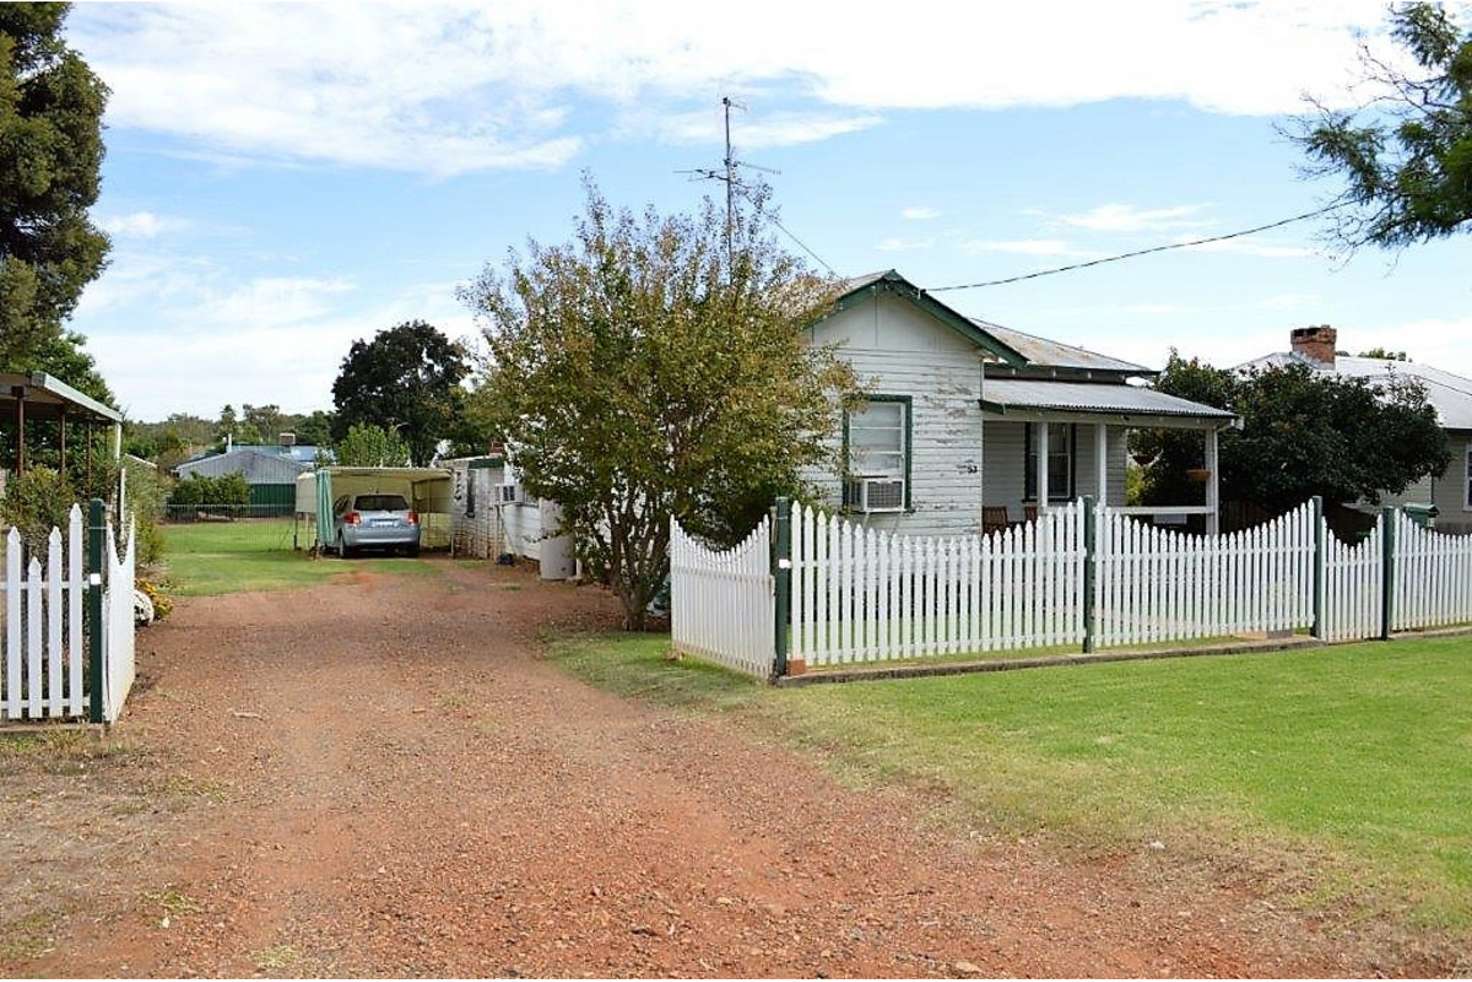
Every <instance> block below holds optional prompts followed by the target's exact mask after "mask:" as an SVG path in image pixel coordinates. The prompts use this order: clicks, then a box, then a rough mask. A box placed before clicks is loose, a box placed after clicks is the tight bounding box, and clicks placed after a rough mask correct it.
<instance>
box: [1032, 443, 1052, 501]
mask: <svg viewBox="0 0 1472 982" xmlns="http://www.w3.org/2000/svg"><path fill="white" fill-rule="evenodd" d="M1034 425H1035V426H1036V427H1037V428H1038V430H1037V434H1038V438H1037V439H1036V440H1035V441H1033V442H1034V443H1036V444H1037V451H1038V514H1039V515H1041V514H1042V513H1043V511H1044V510H1045V509H1047V507H1048V424H1047V423H1046V422H1042V423H1035V424H1034Z"/></svg>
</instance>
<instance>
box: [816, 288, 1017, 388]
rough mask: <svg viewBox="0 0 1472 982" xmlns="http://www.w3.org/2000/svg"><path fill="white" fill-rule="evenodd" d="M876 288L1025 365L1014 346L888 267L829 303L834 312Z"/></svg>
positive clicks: (1011, 362)
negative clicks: (908, 302) (903, 300)
mask: <svg viewBox="0 0 1472 982" xmlns="http://www.w3.org/2000/svg"><path fill="white" fill-rule="evenodd" d="M880 290H883V291H885V292H888V293H893V294H894V295H895V296H897V297H901V298H903V299H905V300H908V301H910V303H912V304H914V305H915V306H917V307H919V308H920V309H921V310H923V311H925V312H926V313H927V314H929V315H930V316H932V317H934V318H935V319H936V320H938V321H940V322H941V323H942V324H944V325H945V326H946V327H948V328H950V329H951V330H953V331H955V332H956V333H957V334H959V335H961V336H962V337H963V338H965V339H966V340H968V341H970V342H971V343H972V344H974V345H976V346H977V347H978V348H982V349H983V350H985V351H989V352H991V353H992V354H994V355H996V356H997V357H998V358H1000V359H1001V360H1002V361H1004V362H1006V363H1007V364H1009V365H1011V366H1012V367H1014V368H1021V367H1023V366H1024V365H1026V364H1028V360H1027V358H1026V357H1024V356H1023V354H1022V353H1021V352H1019V351H1018V350H1017V349H1015V348H1013V347H1011V346H1010V345H1008V344H1006V343H1005V342H1003V341H1002V340H1001V339H1000V338H998V337H996V336H995V335H993V334H991V333H990V332H988V331H985V330H983V329H982V328H980V327H978V326H977V325H976V324H975V323H974V322H973V321H972V320H971V318H969V317H967V316H965V315H964V314H962V313H960V312H959V311H957V310H954V309H952V308H951V307H949V306H948V305H946V304H944V303H942V302H941V301H939V300H937V299H935V298H934V297H932V296H931V295H930V294H928V293H926V292H925V291H924V290H922V289H920V287H918V286H916V285H915V284H914V283H911V282H910V281H909V280H907V279H905V278H904V277H903V276H901V275H900V274H899V273H898V272H897V271H895V270H892V269H889V270H885V271H884V272H883V273H878V274H876V275H874V276H865V277H860V278H859V279H858V280H857V281H855V282H854V285H853V286H851V287H850V288H849V289H848V290H847V291H845V292H844V293H842V294H840V295H839V297H838V299H837V300H835V301H834V302H833V309H834V313H837V312H839V311H842V310H846V309H847V308H849V307H851V306H853V305H854V304H855V303H858V302H859V301H861V300H863V299H865V298H866V297H869V296H871V295H872V294H874V293H875V292H877V291H880Z"/></svg>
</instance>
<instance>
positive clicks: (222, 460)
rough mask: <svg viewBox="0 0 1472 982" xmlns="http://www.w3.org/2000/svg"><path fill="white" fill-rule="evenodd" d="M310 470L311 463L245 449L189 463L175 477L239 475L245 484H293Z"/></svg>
mask: <svg viewBox="0 0 1472 982" xmlns="http://www.w3.org/2000/svg"><path fill="white" fill-rule="evenodd" d="M311 469H312V464H311V462H310V461H308V462H305V463H303V462H301V461H298V460H294V459H293V458H291V457H289V456H286V455H283V454H278V453H269V452H267V451H265V450H262V449H259V448H254V447H247V448H236V449H234V450H232V451H230V452H229V453H222V454H215V455H214V456H213V457H205V458H203V459H201V460H191V461H189V462H188V463H184V464H180V465H179V466H178V467H176V468H174V473H176V474H178V475H179V476H180V477H189V476H190V475H191V474H198V475H199V476H201V477H221V476H223V475H225V474H234V473H237V472H238V473H240V474H243V475H244V476H245V481H246V483H247V484H295V483H296V479H297V475H298V474H301V473H303V472H305V471H309V470H311Z"/></svg>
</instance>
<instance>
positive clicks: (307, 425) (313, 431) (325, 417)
mask: <svg viewBox="0 0 1472 982" xmlns="http://www.w3.org/2000/svg"><path fill="white" fill-rule="evenodd" d="M292 426H293V429H292V432H293V433H295V434H296V442H297V443H300V444H302V445H304V446H308V447H330V446H331V445H332V413H330V412H327V411H326V410H325V409H318V410H315V411H313V412H311V413H308V414H307V415H305V416H297V417H295V420H294V422H293V423H292Z"/></svg>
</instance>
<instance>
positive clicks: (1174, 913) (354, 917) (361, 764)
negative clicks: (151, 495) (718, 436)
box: [0, 561, 1437, 976]
mask: <svg viewBox="0 0 1472 982" xmlns="http://www.w3.org/2000/svg"><path fill="white" fill-rule="evenodd" d="M436 564H437V565H438V566H440V567H442V569H441V571H440V572H439V574H438V575H430V576H415V577H389V576H380V575H375V574H371V573H369V574H363V575H359V576H357V577H356V578H355V579H354V580H353V581H351V582H345V583H336V584H333V585H330V586H322V587H315V588H312V589H308V590H300V591H288V592H278V593H261V594H236V595H232V596H226V597H217V598H209V599H195V600H186V601H185V602H183V603H181V604H180V606H179V608H178V610H177V611H176V613H175V616H174V617H173V618H172V619H171V620H170V621H169V622H168V623H166V624H164V625H161V626H159V627H157V628H154V629H152V630H150V631H149V632H147V633H146V634H144V635H141V636H140V652H141V655H140V665H141V670H142V672H143V678H144V686H143V688H142V691H139V692H137V693H136V694H135V696H134V698H133V700H132V701H131V702H130V705H129V710H128V712H127V714H126V715H125V717H124V721H123V723H122V725H121V726H120V728H119V731H118V732H119V734H120V736H121V739H122V741H123V743H124V752H122V753H119V754H117V755H114V756H112V757H105V758H101V759H88V760H83V761H80V762H77V763H75V766H72V765H65V766H62V765H58V766H46V767H40V766H38V767H34V768H31V769H30V771H28V772H27V773H24V774H19V775H12V776H11V778H9V779H8V782H7V785H6V788H5V794H4V796H3V798H0V822H3V823H8V824H7V825H6V826H4V827H9V828H11V829H15V828H16V827H17V826H16V822H17V820H18V819H21V818H24V819H25V821H26V822H27V823H29V824H30V825H31V826H39V827H41V828H42V829H44V831H45V835H40V834H36V835H28V834H20V835H18V836H17V834H16V833H14V832H12V834H11V835H9V836H7V837H4V838H0V860H3V862H4V864H5V868H6V869H7V870H12V871H14V873H13V874H12V873H9V872H8V873H7V874H6V884H5V887H4V890H3V891H0V914H3V918H4V919H3V921H0V923H5V924H8V925H9V938H10V941H9V943H0V974H12V973H25V974H33V973H35V974H70V975H78V974H81V975H113V974H124V975H133V974H144V975H147V974H165V975H187V974H210V975H241V974H244V975H251V974H270V975H301V974H307V975H313V974H332V975H360V974H370V975H420V974H435V975H488V974H489V975H518V974H524V975H544V974H555V975H583V974H591V975H599V976H602V975H661V974H679V975H685V974H690V975H724V976H751V975H772V974H775V975H792V976H840V975H855V974H860V975H905V976H914V975H933V974H934V975H965V974H971V973H981V974H987V975H993V974H1047V975H1086V974H1104V975H1158V974H1172V975H1221V974H1272V975H1279V974H1310V975H1318V974H1336V973H1343V972H1351V973H1355V974H1359V973H1372V972H1374V971H1376V970H1380V971H1391V972H1395V971H1427V970H1435V969H1436V968H1437V965H1435V964H1434V963H1426V962H1414V961H1413V962H1409V963H1407V962H1405V961H1403V960H1401V959H1403V958H1404V956H1403V955H1402V956H1397V957H1396V958H1394V959H1393V958H1391V956H1389V955H1388V954H1385V953H1384V949H1383V947H1382V945H1381V944H1380V942H1373V943H1372V942H1371V941H1370V940H1369V939H1366V938H1362V937H1359V936H1357V935H1355V934H1353V933H1346V932H1347V930H1348V929H1345V928H1343V927H1340V928H1337V929H1336V932H1335V936H1333V937H1329V936H1327V935H1326V933H1325V932H1324V931H1323V930H1322V929H1321V928H1319V927H1318V926H1316V925H1315V924H1313V923H1311V922H1308V921H1306V920H1303V919H1301V918H1299V917H1297V916H1295V915H1291V914H1288V913H1284V912H1281V911H1280V910H1278V909H1277V908H1276V907H1275V906H1274V905H1271V904H1267V903H1264V902H1262V900H1261V898H1258V897H1255V896H1253V894H1252V891H1251V888H1250V885H1244V884H1241V883H1229V882H1221V881H1220V878H1219V877H1218V878H1217V879H1213V878H1212V877H1211V876H1207V875H1205V874H1201V873H1199V871H1198V872H1197V873H1192V872H1190V871H1179V870H1171V869H1170V868H1169V866H1168V865H1161V864H1155V865H1154V866H1152V865H1151V864H1149V863H1143V864H1142V863H1141V862H1139V861H1138V860H1133V859H1132V860H1128V861H1126V860H1121V859H1119V858H1110V857H1104V858H1099V859H1079V858H1060V857H1059V856H1057V855H1056V854H1055V853H1053V852H1050V851H1049V850H1047V849H1046V848H1044V847H1042V846H1035V845H1033V844H1031V843H1028V842H1017V841H1007V842H1002V843H999V842H996V841H995V840H988V841H981V840H977V841H971V840H969V839H968V838H966V837H965V836H963V835H960V834H958V833H957V832H956V831H955V830H954V828H952V827H950V826H942V825H940V824H939V823H934V822H927V821H926V816H927V812H929V811H930V810H931V808H932V806H933V805H934V800H933V798H932V795H933V793H927V792H926V791H925V790H924V789H919V790H917V789H908V790H905V789H893V790H889V791H873V790H869V791H858V790H853V789H848V788H845V787H843V786H841V785H840V784H838V783H836V782H835V780H834V779H833V778H832V777H831V776H830V775H829V774H828V772H827V771H825V770H824V769H822V768H821V766H820V762H818V761H816V760H815V759H814V758H813V757H811V756H804V755H800V754H795V753H792V752H789V751H787V750H784V749H782V748H780V747H776V746H772V745H769V744H767V743H765V742H764V741H763V740H762V739H761V737H760V734H754V733H750V732H745V731H743V730H741V729H740V728H739V727H738V726H737V725H736V724H733V723H730V722H726V721H722V720H718V719H717V720H711V719H697V718H692V717H689V716H685V715H681V714H677V713H672V712H670V711H667V710H661V709H658V708H655V707H651V706H647V705H643V704H638V703H632V702H628V701H625V700H621V699H618V698H616V697H613V696H611V695H607V694H604V693H601V692H599V691H595V690H593V689H591V688H589V687H587V686H585V685H583V684H582V683H580V682H578V681H575V680H573V679H571V678H569V677H568V676H566V675H564V674H562V673H561V672H560V671H559V670H557V669H556V668H555V667H554V666H551V665H549V664H547V663H545V662H542V661H540V660H539V659H538V657H537V644H536V636H537V633H538V632H539V631H541V630H543V629H546V628H548V627H551V626H558V627H599V626H607V625H610V624H612V622H613V619H614V610H613V608H612V606H611V605H610V604H609V603H608V601H607V598H606V597H604V596H603V595H602V594H600V593H599V592H598V591H596V590H593V589H589V588H574V587H570V586H566V585H561V584H557V585H546V584H540V583H538V582H536V580H535V579H534V578H533V577H531V576H530V575H528V574H526V573H525V572H523V571H519V570H506V569H494V570H490V571H487V570H486V569H484V568H472V567H459V566H455V565H453V564H451V563H448V562H444V561H436ZM1164 862H1166V861H1164V860H1162V863H1164ZM1213 875H1215V874H1213ZM1382 940H1383V939H1382ZM1377 948H1378V949H1380V952H1381V953H1380V954H1377ZM1377 958H1378V959H1381V961H1377V960H1376V959H1377Z"/></svg>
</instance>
